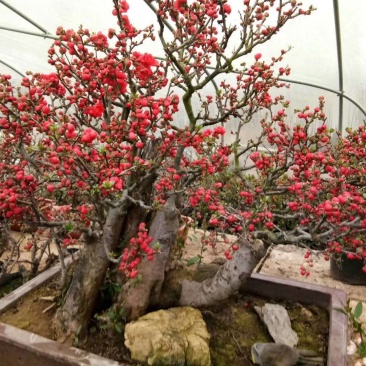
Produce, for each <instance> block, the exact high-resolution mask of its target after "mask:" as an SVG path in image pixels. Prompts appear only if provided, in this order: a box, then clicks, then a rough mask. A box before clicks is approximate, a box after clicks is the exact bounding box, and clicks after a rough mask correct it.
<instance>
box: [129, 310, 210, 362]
mask: <svg viewBox="0 0 366 366" xmlns="http://www.w3.org/2000/svg"><path fill="white" fill-rule="evenodd" d="M209 341H210V334H209V333H208V331H207V328H206V324H205V322H204V320H203V318H202V314H201V313H200V311H199V310H197V309H194V308H192V307H188V306H187V307H180V308H171V309H168V310H159V311H155V312H152V313H149V314H146V315H144V316H142V317H140V318H139V319H137V320H136V321H134V322H131V323H129V324H127V325H126V327H125V345H126V347H127V348H128V349H129V350H130V351H131V358H132V359H134V360H136V361H140V362H147V363H148V364H149V365H159V366H163V365H167V366H168V365H169V366H171V365H177V366H179V365H182V366H184V365H187V366H210V365H211V359H210V349H209Z"/></svg>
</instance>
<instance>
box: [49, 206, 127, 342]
mask: <svg viewBox="0 0 366 366" xmlns="http://www.w3.org/2000/svg"><path fill="white" fill-rule="evenodd" d="M124 215H125V214H124V212H123V210H122V208H121V207H120V208H111V209H109V211H108V213H107V218H106V222H105V224H104V227H103V236H102V238H101V239H99V240H98V239H96V238H90V241H88V243H86V244H85V246H84V248H83V250H82V253H81V255H80V257H79V260H78V264H77V266H76V268H75V272H74V275H73V278H72V281H71V284H70V287H69V289H68V290H67V293H66V295H65V299H64V303H63V305H62V306H61V308H60V309H59V311H58V312H57V314H56V317H55V322H54V329H55V332H56V336H57V338H58V339H59V340H60V341H63V342H66V343H72V342H73V341H74V339H75V337H77V338H78V340H82V339H84V338H85V336H86V334H87V327H88V323H89V319H90V317H91V315H92V312H93V310H94V307H95V302H96V299H97V295H98V291H99V289H100V286H101V285H102V283H103V280H104V277H105V274H106V271H107V269H108V267H109V264H110V261H109V259H108V256H107V254H106V248H107V250H108V251H109V252H112V251H115V249H116V247H117V245H118V242H119V238H120V232H121V228H122V225H123V218H124Z"/></svg>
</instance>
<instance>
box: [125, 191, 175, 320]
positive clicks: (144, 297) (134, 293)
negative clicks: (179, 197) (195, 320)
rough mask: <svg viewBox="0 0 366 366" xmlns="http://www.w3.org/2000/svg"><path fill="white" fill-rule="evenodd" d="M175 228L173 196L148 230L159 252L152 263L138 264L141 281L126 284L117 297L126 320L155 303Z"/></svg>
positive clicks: (144, 261) (137, 315)
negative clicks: (157, 245) (126, 317)
mask: <svg viewBox="0 0 366 366" xmlns="http://www.w3.org/2000/svg"><path fill="white" fill-rule="evenodd" d="M178 229H179V213H178V211H177V209H176V206H175V196H174V195H173V196H171V197H170V198H169V199H168V201H167V203H166V204H165V206H164V207H163V208H162V209H161V210H159V211H158V212H157V213H156V215H155V217H154V219H153V221H152V224H151V227H150V230H149V236H152V237H153V241H152V243H151V245H154V244H155V243H158V242H159V243H160V252H159V253H157V254H156V255H155V256H154V259H153V260H152V261H149V260H147V259H146V258H144V259H143V260H142V262H141V264H140V273H141V275H142V282H141V283H139V284H138V285H137V286H136V285H135V284H134V281H133V280H130V281H128V282H127V283H126V284H125V286H124V287H123V290H122V292H121V295H120V299H119V302H120V304H121V306H123V307H124V309H125V310H126V314H127V316H128V318H129V319H136V318H138V317H139V316H141V315H143V314H144V313H145V312H146V309H147V308H148V306H150V305H152V304H156V303H158V300H159V297H160V294H161V290H162V286H163V282H164V280H165V272H166V267H167V264H168V262H169V258H170V251H171V248H172V246H173V245H174V244H175V243H176V239H177V234H178Z"/></svg>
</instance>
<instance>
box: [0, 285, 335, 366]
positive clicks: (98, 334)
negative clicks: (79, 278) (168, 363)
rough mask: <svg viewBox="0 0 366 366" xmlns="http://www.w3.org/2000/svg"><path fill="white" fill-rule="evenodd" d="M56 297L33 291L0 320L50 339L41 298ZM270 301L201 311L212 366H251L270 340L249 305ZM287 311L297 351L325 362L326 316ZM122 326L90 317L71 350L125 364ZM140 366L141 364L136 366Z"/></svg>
mask: <svg viewBox="0 0 366 366" xmlns="http://www.w3.org/2000/svg"><path fill="white" fill-rule="evenodd" d="M56 295H58V291H57V289H56V282H55V281H54V282H51V283H49V284H48V285H47V286H44V287H41V288H39V289H38V290H35V291H34V292H32V293H31V294H29V295H28V296H26V297H24V298H23V299H22V300H21V301H19V303H18V304H17V305H16V306H15V307H14V308H12V309H10V310H8V311H7V312H5V313H3V314H1V315H0V321H1V322H4V323H8V324H12V325H14V326H16V327H19V328H22V329H25V330H28V331H30V332H34V333H36V334H39V335H41V336H44V337H47V338H51V339H54V334H53V332H52V327H51V326H50V324H52V319H53V316H54V314H55V311H56V309H57V306H54V307H53V308H51V309H50V310H47V311H45V310H46V309H47V308H48V307H49V306H50V305H52V302H51V301H48V300H47V299H42V298H45V297H46V298H47V297H54V296H56ZM266 302H271V303H272V302H273V301H271V300H266V299H263V298H259V297H256V296H251V295H250V294H249V295H248V294H245V295H242V294H240V293H238V294H236V295H235V296H234V297H232V298H230V299H228V300H226V301H225V302H224V303H220V304H217V305H215V306H210V307H206V308H202V309H201V311H202V315H203V317H204V320H205V322H206V324H207V328H208V331H209V333H210V334H211V341H210V349H211V359H212V365H213V366H227V365H232V366H250V365H253V363H252V361H251V356H250V348H251V346H252V344H253V343H255V342H271V338H270V336H269V334H268V332H267V330H266V329H265V327H264V325H263V324H262V322H261V321H260V319H259V317H258V315H257V313H256V312H255V310H254V306H263V305H264V304H265V303H266ZM281 304H282V305H283V306H285V307H286V309H287V310H288V312H289V315H290V318H291V322H292V327H293V329H294V330H295V331H296V332H297V333H298V336H299V339H300V342H299V345H298V347H299V348H305V349H311V350H313V351H316V352H317V353H319V355H321V356H323V357H326V350H327V339H328V325H329V319H328V313H327V311H326V310H323V309H320V308H318V307H315V306H302V305H300V304H297V303H281ZM123 327H124V324H123V322H122V321H119V320H118V321H115V322H114V323H113V325H112V326H109V327H107V328H106V329H101V327H100V323H99V322H98V320H97V319H96V318H95V319H93V321H92V324H91V327H90V335H89V338H88V340H87V341H86V343H84V344H78V343H79V342H78V341H77V340H76V341H75V346H77V347H79V348H82V349H85V350H87V351H90V352H93V353H97V354H99V355H101V356H104V357H106V358H110V359H114V360H116V361H119V362H123V363H128V364H131V365H141V364H139V363H135V362H132V361H131V359H130V355H129V351H128V349H127V348H126V347H125V345H124V337H123ZM141 366H143V365H141Z"/></svg>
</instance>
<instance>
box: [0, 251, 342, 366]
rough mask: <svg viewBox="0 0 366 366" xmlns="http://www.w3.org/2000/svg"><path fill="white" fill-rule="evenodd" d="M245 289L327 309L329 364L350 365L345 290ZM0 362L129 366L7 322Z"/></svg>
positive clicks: (252, 284) (259, 281)
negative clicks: (344, 307)
mask: <svg viewBox="0 0 366 366" xmlns="http://www.w3.org/2000/svg"><path fill="white" fill-rule="evenodd" d="M67 259H68V260H71V258H67ZM59 273H60V267H59V266H55V267H53V268H51V269H49V270H48V271H46V272H44V273H43V274H41V275H39V276H38V277H36V278H34V279H32V280H31V281H29V282H27V283H26V284H24V285H23V286H21V287H19V288H18V289H17V290H15V291H13V292H12V293H10V294H9V295H7V296H5V297H4V298H2V299H0V313H2V312H4V311H5V310H7V309H9V308H10V307H12V306H14V305H15V304H16V302H17V301H19V300H20V299H21V298H22V297H23V296H25V295H26V294H28V293H29V292H31V291H33V290H35V289H37V288H39V287H40V286H42V285H44V284H45V283H47V282H48V281H50V280H51V279H52V278H54V277H55V276H56V275H58V274H59ZM244 290H248V291H249V292H251V293H252V294H255V295H259V296H263V297H267V298H272V299H275V300H285V301H292V302H299V303H303V304H313V305H316V306H319V307H321V308H325V309H327V310H328V312H329V321H330V324H329V343H328V362H327V365H328V366H336V365H337V366H346V365H347V352H346V349H347V341H348V340H347V337H348V336H347V317H346V316H345V315H344V314H342V313H340V312H338V311H336V310H335V308H342V307H343V306H344V305H345V304H346V300H347V297H346V294H345V293H344V292H343V291H339V290H335V289H331V288H327V287H323V286H315V285H311V284H308V283H302V282H298V281H292V280H287V279H282V278H275V277H271V276H266V275H261V274H253V275H252V277H251V278H250V279H249V280H248V282H247V284H246V286H245V288H244ZM0 360H1V364H2V365H9V366H10V365H11V366H76V365H78V366H83V365H89V366H128V365H127V364H123V363H119V362H116V361H113V360H109V359H106V358H103V357H100V356H97V355H94V354H92V353H89V352H86V351H82V350H79V349H77V348H73V347H67V346H64V345H62V344H60V343H57V342H55V341H53V340H50V339H47V338H44V337H41V336H39V335H36V334H34V333H30V332H27V331H25V330H22V329H19V328H16V327H13V326H11V325H7V324H4V323H0ZM172 366H173V365H172ZM233 366H235V365H233Z"/></svg>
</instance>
